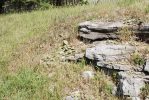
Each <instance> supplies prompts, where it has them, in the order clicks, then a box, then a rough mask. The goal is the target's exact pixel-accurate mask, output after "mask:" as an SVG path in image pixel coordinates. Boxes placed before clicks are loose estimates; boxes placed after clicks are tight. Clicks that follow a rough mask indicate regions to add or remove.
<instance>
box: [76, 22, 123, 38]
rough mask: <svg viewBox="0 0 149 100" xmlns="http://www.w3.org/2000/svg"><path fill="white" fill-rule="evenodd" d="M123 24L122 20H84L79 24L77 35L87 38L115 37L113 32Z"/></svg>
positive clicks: (116, 36)
mask: <svg viewBox="0 0 149 100" xmlns="http://www.w3.org/2000/svg"><path fill="white" fill-rule="evenodd" d="M124 26H125V25H124V24H123V23H122V22H98V21H96V22H91V21H86V22H83V23H80V24H79V36H80V37H83V38H85V39H89V40H97V39H117V38H118V35H117V34H115V32H117V30H118V29H119V28H122V27H124Z"/></svg>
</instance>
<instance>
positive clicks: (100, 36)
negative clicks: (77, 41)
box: [79, 32, 118, 40]
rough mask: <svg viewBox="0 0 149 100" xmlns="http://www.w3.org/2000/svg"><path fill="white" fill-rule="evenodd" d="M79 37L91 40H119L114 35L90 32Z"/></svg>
mask: <svg viewBox="0 0 149 100" xmlns="http://www.w3.org/2000/svg"><path fill="white" fill-rule="evenodd" d="M79 35H80V37H83V38H85V39H89V40H98V39H99V40H103V39H118V36H117V35H116V34H114V33H98V32H90V33H89V34H85V32H80V33H79Z"/></svg>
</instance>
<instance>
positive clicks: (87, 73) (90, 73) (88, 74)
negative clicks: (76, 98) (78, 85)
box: [82, 71, 94, 79]
mask: <svg viewBox="0 0 149 100" xmlns="http://www.w3.org/2000/svg"><path fill="white" fill-rule="evenodd" d="M82 77H83V78H84V79H92V78H94V72H93V71H84V72H83V73H82Z"/></svg>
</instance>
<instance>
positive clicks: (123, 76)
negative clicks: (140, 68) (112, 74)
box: [117, 72, 145, 97]
mask: <svg viewBox="0 0 149 100" xmlns="http://www.w3.org/2000/svg"><path fill="white" fill-rule="evenodd" d="M142 77H143V74H142V73H141V72H133V73H132V72H119V73H118V80H119V85H118V89H117V90H118V91H117V93H118V95H120V96H130V97H138V96H139V95H140V93H141V89H142V88H144V87H145V83H144V81H143V78H142Z"/></svg>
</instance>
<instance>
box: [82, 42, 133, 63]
mask: <svg viewBox="0 0 149 100" xmlns="http://www.w3.org/2000/svg"><path fill="white" fill-rule="evenodd" d="M134 51H135V48H134V47H133V46H131V45H115V44H98V45H97V46H95V47H93V48H87V49H86V54H85V57H86V58H88V59H91V60H96V61H98V62H113V61H120V60H123V59H127V58H128V55H130V54H131V53H133V52H134Z"/></svg>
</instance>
